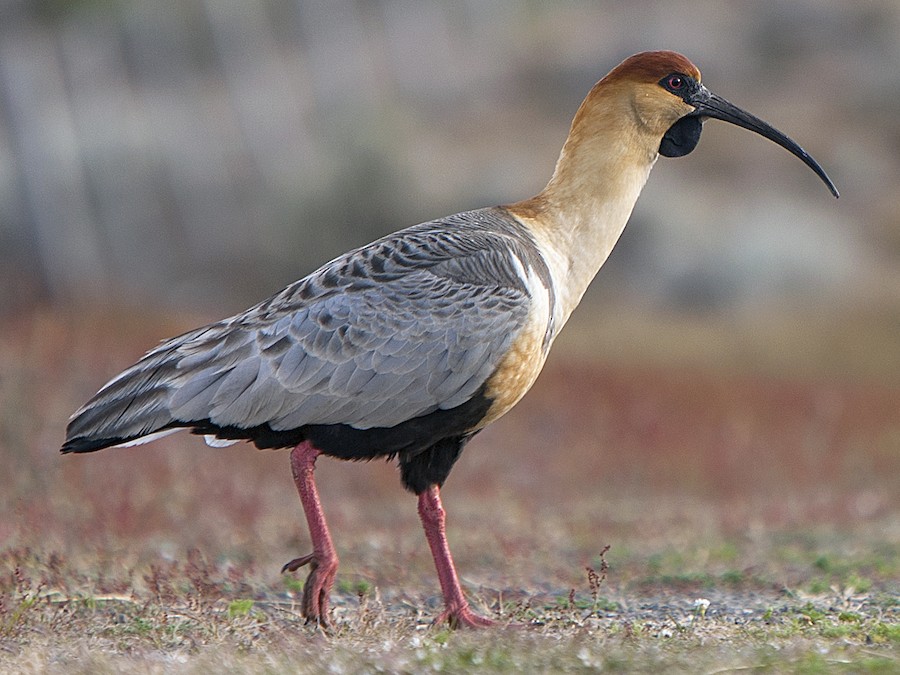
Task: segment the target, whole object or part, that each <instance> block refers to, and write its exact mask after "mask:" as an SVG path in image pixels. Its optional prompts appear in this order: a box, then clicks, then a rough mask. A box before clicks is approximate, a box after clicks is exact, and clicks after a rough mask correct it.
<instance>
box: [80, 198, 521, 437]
mask: <svg viewBox="0 0 900 675" xmlns="http://www.w3.org/2000/svg"><path fill="white" fill-rule="evenodd" d="M474 213H475V214H477V213H478V212H474ZM469 215H470V214H460V215H459V216H457V217H456V218H463V220H462V222H459V223H455V226H454V227H453V228H448V224H447V223H446V222H441V221H438V222H435V223H426V224H424V225H421V226H417V227H415V228H409V229H407V230H403V231H401V232H399V233H397V234H395V235H391V236H389V237H386V238H384V239H382V240H379V241H377V242H374V243H373V244H370V245H369V246H367V247H364V248H361V249H357V250H355V251H352V252H350V253H348V254H346V255H344V256H341V257H339V258H337V259H335V260H333V261H332V262H331V263H328V264H327V265H325V266H324V267H323V268H321V269H320V270H318V271H317V272H315V273H313V274H312V275H310V276H309V277H306V278H305V279H302V280H301V281H299V282H297V283H295V284H293V285H291V286H289V287H288V288H286V289H285V290H284V291H282V292H281V293H279V294H278V295H276V296H274V297H272V298H270V299H269V300H267V301H266V302H264V303H261V304H260V305H257V306H256V307H253V308H251V309H250V310H248V311H246V312H244V313H243V314H239V315H237V316H234V317H232V318H230V319H226V320H224V321H222V322H219V323H216V324H212V325H210V326H207V327H205V328H202V329H199V330H196V331H193V332H190V333H187V334H185V335H182V336H180V337H177V338H174V339H172V340H169V341H168V342H165V343H163V344H161V345H160V346H159V347H157V348H156V349H154V350H153V351H151V352H150V353H148V354H147V355H146V356H145V357H144V358H143V359H141V361H139V362H138V363H137V364H135V365H134V366H133V367H132V368H130V369H129V370H127V371H125V372H124V373H122V374H121V375H119V376H118V377H117V378H115V379H113V380H112V381H111V382H110V383H109V384H107V385H106V386H105V387H104V388H103V389H102V390H101V391H100V392H99V393H98V394H97V395H96V396H95V397H94V399H92V400H91V401H90V402H89V403H88V404H87V405H86V406H85V407H84V408H82V410H80V411H78V412H77V413H76V414H75V415H74V416H73V418H72V421H71V422H70V426H69V430H68V438H69V439H70V441H71V439H76V438H82V439H89V438H94V439H118V440H119V441H128V440H132V439H136V438H140V437H142V436H147V435H149V434H153V433H154V432H156V431H158V430H160V429H164V428H167V427H173V426H190V423H191V422H199V421H205V420H209V421H210V422H212V424H213V425H216V426H219V427H239V428H250V427H255V426H257V425H261V424H268V425H269V427H270V428H272V429H274V430H288V429H295V428H298V427H302V426H304V425H307V424H347V425H350V426H353V427H356V428H361V429H365V428H371V427H391V426H394V425H397V424H399V423H401V422H404V421H406V420H409V419H412V418H414V417H418V416H421V415H425V414H427V413H429V412H433V411H435V410H438V409H449V408H454V407H456V406H458V405H460V404H462V403H465V402H466V401H467V400H469V399H470V398H471V397H472V396H473V395H474V394H475V393H476V392H477V391H478V390H479V388H480V387H481V386H482V385H483V384H484V382H485V381H486V380H487V379H488V377H489V376H490V375H491V373H492V372H493V371H494V369H495V368H496V366H497V364H498V362H499V361H500V359H501V358H502V357H503V355H504V354H505V353H506V351H507V350H508V349H509V347H510V345H511V343H512V341H513V340H514V339H515V337H516V335H517V334H518V333H519V331H520V330H521V329H522V327H523V326H524V324H525V322H526V320H527V317H528V313H529V308H530V297H529V293H528V287H527V282H526V278H525V276H524V274H525V270H526V268H527V267H528V265H529V261H528V256H527V252H526V251H524V249H523V248H522V246H521V245H520V242H518V241H517V240H516V238H514V237H510V236H509V235H508V234H506V233H497V232H492V231H491V230H490V228H484V227H477V228H475V229H473V230H471V231H469V230H467V228H466V227H465V224H466V220H465V218H464V217H465V216H469ZM110 444H113V443H107V445H110ZM70 447H71V448H73V449H75V444H70ZM100 447H102V446H100Z"/></svg>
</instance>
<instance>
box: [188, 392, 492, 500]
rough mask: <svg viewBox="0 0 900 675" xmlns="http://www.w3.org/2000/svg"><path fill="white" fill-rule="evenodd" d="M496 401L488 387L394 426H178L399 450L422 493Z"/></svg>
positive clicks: (335, 447)
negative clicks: (446, 407)
mask: <svg viewBox="0 0 900 675" xmlns="http://www.w3.org/2000/svg"><path fill="white" fill-rule="evenodd" d="M492 402H493V401H492V400H491V399H489V398H487V397H486V396H485V395H484V387H482V388H481V389H480V390H479V391H478V392H477V393H476V394H475V396H473V397H472V398H471V399H469V400H468V401H466V402H465V403H463V404H462V405H459V406H457V407H455V408H451V409H449V410H436V411H434V412H432V413H429V414H427V415H422V416H421V417H414V418H413V419H410V420H407V421H405V422H401V423H400V424H397V425H395V426H393V427H374V428H371V429H356V428H354V427H351V426H349V425H347V424H308V425H305V426H302V427H298V428H296V429H286V430H275V429H272V428H271V427H269V425H268V424H261V425H258V426H255V427H249V428H243V427H237V426H226V427H221V426H218V425H216V424H213V423H212V422H211V421H210V420H198V421H192V422H179V423H176V424H175V425H172V426H186V427H190V429H191V431H192V433H195V434H213V435H215V436H216V437H217V438H222V439H247V440H250V441H252V442H253V444H254V445H255V446H256V447H258V448H287V447H292V446H295V445H297V444H298V443H302V442H303V441H309V442H311V443H312V444H313V445H314V446H316V448H318V449H319V450H320V451H321V452H322V453H323V454H325V455H330V456H332V457H337V458H339V459H351V460H369V459H374V458H376V457H388V458H390V457H395V456H396V457H398V458H399V461H400V475H401V479H402V480H403V484H404V485H405V486H406V487H407V488H408V489H409V490H411V491H413V492H415V493H416V494H419V493H421V492H424V491H425V490H426V489H427V488H428V486H430V485H433V484H437V485H442V484H443V483H444V481H445V480H446V479H447V476H448V475H449V474H450V470H451V469H452V468H453V464H454V463H455V462H456V460H457V459H458V458H459V455H460V453H461V452H462V449H463V446H465V444H466V442H467V441H468V440H469V439H470V438H471V437H472V436H473V435H474V434H475V432H474V431H473V429H475V428H476V427H477V426H478V423H479V422H480V421H481V420H482V419H484V416H485V415H486V414H487V411H488V409H489V408H490V407H491V403H492Z"/></svg>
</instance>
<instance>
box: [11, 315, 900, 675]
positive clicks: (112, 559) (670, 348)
mask: <svg viewBox="0 0 900 675" xmlns="http://www.w3.org/2000/svg"><path fill="white" fill-rule="evenodd" d="M203 320H205V319H198V318H197V317H189V318H185V317H175V318H168V319H161V318H159V317H155V316H141V317H135V316H132V315H123V314H121V313H113V312H109V313H106V314H98V315H94V316H91V317H88V318H85V317H83V316H82V317H79V318H75V317H74V315H67V314H65V313H60V312H50V311H35V312H34V313H31V314H28V315H23V316H20V317H16V318H14V319H12V320H10V321H8V322H6V323H5V325H4V330H3V332H2V335H0V462H2V466H3V467H4V469H3V471H2V473H0V513H2V516H0V670H2V671H8V672H44V671H50V672H66V673H72V672H76V673H77V672H85V673H87V672H91V673H95V672H123V671H124V672H171V671H179V672H181V671H185V672H209V671H213V670H214V671H222V670H226V669H227V670H229V671H238V672H281V671H292V672H323V671H328V672H334V673H339V672H427V671H446V672H471V671H482V672H522V671H524V672H541V671H576V672H577V671H583V672H593V671H597V670H601V669H610V670H619V671H623V672H650V671H657V672H659V671H660V669H665V671H666V672H672V671H683V672H709V673H722V672H739V671H741V672H742V671H754V672H756V671H759V672H783V671H795V672H897V671H900V650H898V647H900V364H894V365H890V362H891V354H893V355H894V356H896V354H897V353H900V350H898V345H897V344H896V343H892V342H891V340H892V339H896V331H895V327H894V329H891V328H890V327H888V329H887V330H884V331H882V332H878V331H877V330H875V332H872V331H862V332H861V333H862V334H863V335H862V337H859V336H856V335H854V336H850V337H848V338H847V340H846V341H845V342H844V341H841V339H838V338H835V337H833V336H832V337H830V338H829V339H828V340H818V339H815V330H816V326H817V324H816V323H815V322H814V321H813V322H812V323H809V324H806V325H805V327H804V326H802V325H801V326H800V327H799V328H798V327H796V325H794V324H790V325H792V326H794V327H793V328H790V329H784V325H788V324H780V325H781V328H777V329H775V328H773V329H772V331H770V332H766V331H763V330H762V329H760V328H759V327H758V326H757V327H756V330H757V334H756V337H753V336H750V337H748V335H747V332H746V331H742V330H740V329H733V330H734V331H735V332H729V330H725V329H721V330H720V327H716V326H712V327H710V325H707V324H706V323H705V322H703V321H700V322H692V321H672V322H659V321H657V322H655V323H652V322H651V323H646V322H645V323H642V321H643V320H637V319H632V320H622V321H621V322H619V323H618V324H616V325H619V326H620V327H619V328H618V329H614V328H611V327H610V326H611V325H612V324H602V325H600V327H599V328H597V327H596V326H594V325H591V326H590V327H589V328H586V327H585V325H587V324H585V325H583V326H582V327H581V328H578V327H577V326H576V327H573V328H572V335H571V336H570V337H569V338H568V341H567V342H566V341H564V343H562V344H560V345H559V346H558V351H557V352H555V353H554V354H553V355H552V356H551V359H550V362H549V364H548V366H547V368H546V370H545V372H544V373H543V374H542V375H541V377H540V379H539V381H538V383H537V385H536V386H535V388H534V389H533V391H532V392H531V393H530V394H529V395H528V396H527V397H526V398H525V399H524V400H523V401H522V403H521V404H520V405H519V406H518V407H517V408H516V409H515V410H514V411H513V412H512V413H510V414H509V415H508V416H507V417H506V418H504V419H503V420H501V421H499V422H498V423H496V424H495V425H493V426H492V427H490V428H488V429H487V430H486V431H484V432H483V433H482V434H480V435H479V436H478V437H477V438H476V439H475V440H473V441H472V443H470V445H469V446H468V447H467V449H466V451H465V453H464V454H463V457H462V458H461V460H460V462H459V463H458V465H457V467H456V469H455V470H454V472H453V474H452V475H451V477H450V479H449V481H448V482H447V484H446V486H445V489H444V502H445V506H446V508H447V511H448V528H449V537H450V544H451V548H452V550H453V553H454V556H455V559H456V562H457V565H458V567H459V570H460V574H461V577H462V581H463V585H464V587H465V589H466V591H467V593H468V595H469V597H470V599H471V600H472V604H473V606H474V607H475V608H476V609H477V610H478V611H480V612H482V613H484V614H486V615H489V616H492V617H494V618H497V619H499V620H500V621H501V622H504V623H516V624H520V626H519V627H509V628H500V629H496V630H489V631H484V632H468V631H457V632H451V631H449V630H447V629H446V628H445V627H443V626H432V625H431V624H430V622H431V619H432V618H433V617H434V616H436V615H437V613H438V612H439V610H440V596H439V589H438V585H437V580H436V577H435V574H434V570H433V566H432V563H431V560H430V557H429V554H428V550H427V546H426V543H425V539H424V537H423V536H422V533H421V527H420V525H419V522H418V519H417V516H416V509H415V498H414V497H413V496H412V495H410V494H408V493H406V492H404V491H403V490H402V488H401V486H400V482H399V478H398V475H397V471H396V468H395V467H394V466H391V465H389V464H386V463H382V462H373V463H369V464H348V463H340V462H337V461H334V460H328V459H323V460H321V461H320V462H319V465H318V469H317V476H318V480H319V487H320V491H321V494H322V499H323V502H324V507H325V510H326V513H327V516H328V518H329V521H330V524H331V527H332V531H333V534H334V537H335V543H336V545H337V548H338V553H339V555H340V557H341V568H340V570H339V573H338V581H337V586H336V588H335V593H334V596H333V604H334V610H333V617H332V618H333V623H334V627H333V628H332V630H330V631H324V630H322V629H320V628H317V627H315V626H310V625H306V624H304V622H303V620H302V618H301V616H300V613H299V608H298V599H299V593H300V591H301V589H302V581H303V577H302V576H301V577H294V576H292V575H282V574H280V573H279V570H280V567H281V565H282V564H283V563H285V562H286V561H288V560H290V559H292V558H294V557H296V556H297V555H300V554H303V553H306V552H307V549H308V548H309V541H308V537H307V532H306V526H305V523H304V520H303V516H302V512H301V509H300V505H299V502H298V500H297V498H296V493H295V491H294V487H293V484H292V481H291V478H290V471H289V467H288V455H287V453H286V452H284V451H265V452H260V451H256V450H254V449H253V448H252V447H250V446H246V445H238V446H233V447H229V448H224V449H214V448H208V447H206V446H205V444H203V442H202V441H201V440H199V439H197V438H192V437H191V436H189V435H188V434H179V435H175V436H172V437H169V438H166V439H164V440H162V441H159V442H157V443H155V444H152V445H148V446H144V447H138V448H132V449H121V450H109V451H104V452H100V453H95V454H92V455H86V456H65V457H63V456H60V455H59V454H58V447H59V445H60V443H61V442H62V437H63V431H64V427H65V421H66V419H67V417H68V415H69V414H71V412H72V411H73V410H74V409H75V408H76V407H77V406H78V405H79V404H80V403H82V402H83V401H84V400H85V399H86V398H87V397H88V396H90V394H92V393H93V392H94V391H95V390H96V388H98V387H99V386H100V385H101V384H103V382H105V381H106V379H108V377H110V376H112V375H114V374H115V373H117V372H118V371H119V370H121V369H122V368H124V367H125V366H127V365H128V364H130V363H131V362H132V361H133V360H134V359H135V358H136V357H138V356H139V355H140V353H141V352H142V351H144V350H146V349H148V348H149V347H151V346H152V344H153V343H154V341H155V340H157V339H160V338H163V337H166V336H167V335H170V334H174V333H176V332H178V331H180V330H183V329H186V328H190V327H192V326H194V325H196V324H198V323H200V322H201V321H203ZM622 326H624V328H623V327H622ZM698 326H700V327H699V328H698ZM703 326H706V327H705V328H704V327H703ZM629 327H631V328H629ZM632 328H633V332H631V333H629V332H628V331H629V330H631V329H632ZM617 330H618V331H619V332H616V331H617ZM776 335H777V336H780V337H781V338H783V339H781V340H780V341H779V342H778V345H779V346H778V347H777V348H774V347H771V344H772V342H773V336H776ZM639 336H643V337H640V339H638V338H639ZM650 336H652V337H650ZM736 336H742V337H740V339H738V337H736ZM892 336H893V337H892ZM860 340H862V341H863V342H862V343H860V342H859V341H860ZM641 341H643V343H642V342H641ZM823 342H825V343H827V344H830V345H831V348H832V349H833V351H832V352H831V353H819V352H815V358H814V357H813V356H810V350H815V349H819V350H821V349H823V347H822V346H821V345H822V344H823ZM860 344H863V346H862V347H860V346H859V345H860ZM765 345H769V347H765ZM815 345H818V347H816V346H815ZM879 349H880V350H881V351H879ZM770 352H771V353H770ZM666 353H668V354H670V356H669V357H661V356H660V354H666ZM735 355H736V356H735ZM607 546H608V547H609V549H608V550H606V547H607ZM607 566H608V567H607ZM521 624H524V625H521Z"/></svg>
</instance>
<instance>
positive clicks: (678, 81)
mask: <svg viewBox="0 0 900 675" xmlns="http://www.w3.org/2000/svg"><path fill="white" fill-rule="evenodd" d="M666 84H667V85H669V89H676V90H677V89H681V88H682V87H683V86H684V78H683V77H681V75H669V79H668V80H666Z"/></svg>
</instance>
